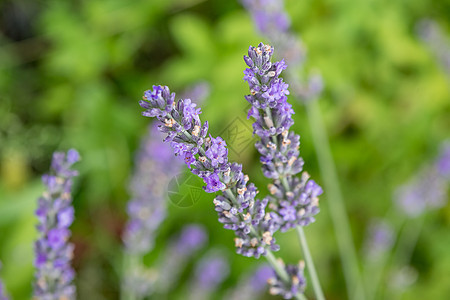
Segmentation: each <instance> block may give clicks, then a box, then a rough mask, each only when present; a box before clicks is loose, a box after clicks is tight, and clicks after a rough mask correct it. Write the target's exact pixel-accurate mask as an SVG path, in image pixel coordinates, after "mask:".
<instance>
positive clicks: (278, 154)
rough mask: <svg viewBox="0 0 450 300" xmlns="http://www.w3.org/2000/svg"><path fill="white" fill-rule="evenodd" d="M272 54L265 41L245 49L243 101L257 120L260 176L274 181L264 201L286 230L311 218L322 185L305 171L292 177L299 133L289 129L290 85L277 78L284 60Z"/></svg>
mask: <svg viewBox="0 0 450 300" xmlns="http://www.w3.org/2000/svg"><path fill="white" fill-rule="evenodd" d="M272 54H273V48H272V47H271V46H269V45H264V44H263V43H260V44H259V45H258V47H250V48H249V50H248V56H245V57H244V60H245V62H246V64H247V66H248V68H247V69H246V71H245V72H244V74H247V75H246V77H248V74H253V75H252V76H250V77H248V78H247V79H246V80H247V82H248V83H249V86H250V94H249V95H247V96H245V99H246V100H247V101H248V102H250V103H251V104H252V107H251V109H250V111H249V115H250V116H252V117H253V118H254V119H255V122H254V123H253V131H254V133H255V134H257V135H258V136H259V137H260V141H258V142H257V143H256V145H255V146H256V149H258V151H259V152H260V153H261V163H262V169H263V174H264V176H266V177H268V178H272V179H274V183H273V184H270V185H269V190H270V193H271V194H272V195H273V197H269V198H268V199H269V200H270V201H271V202H272V204H273V205H275V206H276V211H277V213H278V214H279V216H280V218H279V220H280V226H281V231H286V230H288V229H290V228H294V227H296V226H306V225H308V224H310V223H311V222H313V221H314V220H315V219H314V215H316V214H317V213H318V212H319V206H318V204H319V202H318V196H319V195H320V194H322V188H321V187H320V186H319V185H318V184H317V183H315V182H314V181H313V180H309V175H308V174H307V173H306V172H305V173H303V175H302V178H301V179H299V178H297V177H295V175H296V174H298V173H299V172H301V171H302V168H303V159H302V158H300V157H299V155H300V152H299V147H300V136H298V135H297V134H295V133H294V132H290V131H289V129H290V127H291V126H292V124H293V123H294V121H293V119H292V114H293V113H294V111H293V110H292V107H291V105H290V104H289V103H288V102H287V97H286V95H288V94H289V91H288V90H287V88H288V85H287V84H286V83H284V82H283V79H281V78H279V77H278V76H279V75H280V74H281V71H282V70H284V69H285V68H286V67H285V64H284V62H281V63H280V62H276V63H272V62H271V58H272ZM274 85H275V87H274Z"/></svg>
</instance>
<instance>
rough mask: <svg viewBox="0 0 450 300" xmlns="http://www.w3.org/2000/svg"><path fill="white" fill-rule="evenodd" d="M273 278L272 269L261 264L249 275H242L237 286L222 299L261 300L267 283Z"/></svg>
mask: <svg viewBox="0 0 450 300" xmlns="http://www.w3.org/2000/svg"><path fill="white" fill-rule="evenodd" d="M274 276H275V272H274V271H273V269H272V268H271V267H270V266H268V265H266V264H263V265H261V266H260V267H258V268H257V269H256V270H255V271H253V272H251V273H250V274H244V275H243V276H241V278H239V279H238V281H237V282H238V284H237V285H236V286H235V287H234V288H233V289H232V290H230V291H228V293H226V296H225V297H224V298H223V299H233V300H257V299H261V298H263V294H264V293H265V291H266V288H267V281H268V280H269V279H270V278H271V277H274Z"/></svg>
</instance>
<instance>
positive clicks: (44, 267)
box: [33, 149, 80, 299]
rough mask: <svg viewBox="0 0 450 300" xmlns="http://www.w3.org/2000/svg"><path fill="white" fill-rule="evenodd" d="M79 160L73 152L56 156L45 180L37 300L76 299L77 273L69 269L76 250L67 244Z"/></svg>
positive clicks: (38, 244) (37, 245)
mask: <svg viewBox="0 0 450 300" xmlns="http://www.w3.org/2000/svg"><path fill="white" fill-rule="evenodd" d="M79 160H80V156H79V154H78V152H77V151H76V150H74V149H70V150H69V151H68V152H67V154H65V153H62V152H55V153H54V154H53V159H52V163H51V168H50V173H49V174H46V175H44V176H42V181H43V182H44V184H45V185H46V187H47V190H46V191H45V192H44V193H43V195H42V197H41V198H39V200H38V208H37V210H36V216H37V218H38V221H39V223H38V225H37V230H38V232H39V238H38V240H37V241H36V242H35V245H34V246H35V261H34V265H35V267H36V273H35V281H34V285H33V288H34V289H33V297H34V299H75V292H76V291H75V286H74V285H73V283H72V280H73V279H74V276H75V272H74V270H73V269H72V267H71V265H70V262H71V259H72V256H73V250H74V246H73V244H71V243H69V242H68V240H69V237H70V230H69V227H70V225H71V224H72V222H73V220H74V209H73V206H72V198H71V189H72V179H73V177H74V176H77V175H78V172H77V171H75V170H73V169H72V165H73V164H74V163H76V162H77V161H79Z"/></svg>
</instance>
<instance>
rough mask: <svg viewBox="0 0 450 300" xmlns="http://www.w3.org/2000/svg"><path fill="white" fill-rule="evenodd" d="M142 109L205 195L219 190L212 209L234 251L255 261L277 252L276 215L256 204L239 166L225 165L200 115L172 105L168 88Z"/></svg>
mask: <svg viewBox="0 0 450 300" xmlns="http://www.w3.org/2000/svg"><path fill="white" fill-rule="evenodd" d="M140 105H141V106H142V107H143V108H144V109H145V111H144V112H143V115H144V116H148V117H156V118H157V119H158V120H159V121H160V123H161V125H159V129H160V130H161V131H162V132H164V133H167V137H166V138H165V139H164V140H165V141H167V142H170V144H171V146H172V148H173V149H174V151H175V154H176V155H178V156H181V157H183V158H184V159H185V160H186V161H187V164H188V165H189V167H190V168H191V171H192V173H193V174H195V175H197V176H199V177H200V178H202V179H203V180H204V182H205V183H206V186H205V187H204V189H205V191H206V192H208V193H214V192H218V191H222V195H221V196H218V197H217V198H216V199H215V201H214V204H215V206H216V210H217V211H218V214H219V221H220V222H222V223H224V227H225V228H227V229H232V230H234V231H235V233H236V236H237V237H236V241H235V242H236V248H237V251H238V253H240V254H243V255H245V256H254V257H257V258H258V257H259V256H260V255H264V254H265V253H266V250H267V249H271V250H278V246H277V245H276V244H275V239H274V238H273V233H274V232H275V231H276V230H277V226H276V222H275V220H274V218H273V217H274V215H273V214H272V215H271V214H269V213H266V212H265V208H266V205H267V201H259V200H255V196H256V194H257V190H256V188H255V187H254V185H253V184H251V183H248V176H244V174H243V173H242V166H241V165H239V164H236V163H229V162H228V151H227V149H226V143H225V141H224V140H223V139H222V138H220V137H217V138H213V137H212V136H208V122H205V123H203V124H202V123H201V121H200V117H199V115H200V114H201V110H200V109H199V108H197V107H196V105H195V104H192V102H191V100H189V99H184V100H178V101H176V102H175V94H174V93H170V91H169V88H168V87H166V86H153V90H149V91H146V92H145V94H144V100H142V101H141V102H140Z"/></svg>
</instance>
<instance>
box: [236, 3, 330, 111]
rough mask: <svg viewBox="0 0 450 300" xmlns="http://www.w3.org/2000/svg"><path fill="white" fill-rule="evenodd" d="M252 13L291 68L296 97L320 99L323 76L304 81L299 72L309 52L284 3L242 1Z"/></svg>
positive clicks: (289, 75) (313, 75) (306, 99)
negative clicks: (295, 33) (296, 30)
mask: <svg viewBox="0 0 450 300" xmlns="http://www.w3.org/2000/svg"><path fill="white" fill-rule="evenodd" d="M242 3H243V5H244V7H245V8H246V9H247V10H248V11H249V12H250V14H251V16H252V18H253V21H254V23H255V25H256V27H257V29H258V30H259V31H260V32H261V33H262V34H263V35H264V36H265V37H267V38H268V39H269V41H270V42H271V43H272V44H273V45H274V46H275V47H276V48H277V51H278V54H279V57H282V58H284V60H285V61H286V63H287V64H288V65H289V66H290V71H288V77H289V82H290V83H291V85H292V87H291V89H292V91H293V93H294V95H295V96H296V98H298V99H301V100H302V101H305V102H307V101H311V100H314V99H316V98H317V97H318V96H319V94H320V93H321V92H322V89H323V81H322V77H321V76H320V75H319V74H318V73H317V72H316V73H313V74H312V75H311V76H310V77H309V78H308V80H307V82H302V80H300V78H299V74H298V73H297V72H298V70H299V69H300V68H301V67H302V65H303V63H304V61H305V57H306V50H305V49H304V46H303V44H302V42H301V40H300V39H299V38H297V37H296V36H295V35H294V34H293V33H292V32H291V30H290V26H291V20H290V18H289V16H288V14H287V13H286V11H285V9H284V1H283V0H242Z"/></svg>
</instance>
